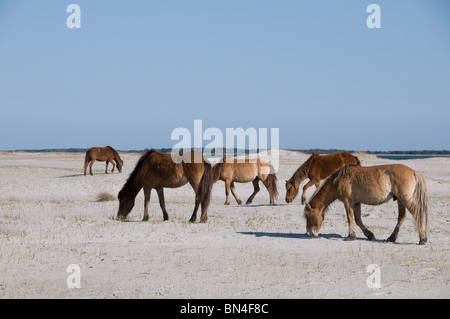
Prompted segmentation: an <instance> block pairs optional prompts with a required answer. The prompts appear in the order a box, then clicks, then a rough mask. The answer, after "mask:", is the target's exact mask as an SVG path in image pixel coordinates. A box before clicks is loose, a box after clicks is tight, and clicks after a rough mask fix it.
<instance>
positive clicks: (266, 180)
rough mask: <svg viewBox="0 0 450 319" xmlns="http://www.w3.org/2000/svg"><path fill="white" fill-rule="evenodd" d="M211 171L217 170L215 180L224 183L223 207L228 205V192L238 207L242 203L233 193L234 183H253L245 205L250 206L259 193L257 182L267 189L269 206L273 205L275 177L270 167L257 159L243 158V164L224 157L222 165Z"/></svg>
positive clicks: (275, 189)
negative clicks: (224, 196)
mask: <svg viewBox="0 0 450 319" xmlns="http://www.w3.org/2000/svg"><path fill="white" fill-rule="evenodd" d="M213 170H218V171H219V173H218V176H217V179H214V183H215V182H217V181H218V180H221V181H224V182H225V195H226V200H225V203H224V204H225V205H230V199H229V196H230V190H231V193H232V194H233V196H234V199H235V200H236V202H237V203H238V205H241V204H242V201H241V200H240V199H239V198H238V196H237V195H236V192H235V187H234V182H236V183H249V182H252V183H253V193H252V195H250V197H249V198H248V199H247V202H246V203H245V204H246V205H248V204H251V203H252V201H253V199H254V198H255V196H256V194H257V193H258V192H259V191H260V188H259V181H261V182H262V183H263V184H264V186H265V187H266V188H267V190H268V192H269V196H270V204H274V203H275V198H276V197H277V196H278V190H277V176H276V174H275V173H273V174H269V173H270V166H269V164H267V163H266V162H264V161H262V160H260V159H259V158H258V159H253V160H250V159H248V158H245V162H244V161H243V162H239V161H238V160H237V159H236V158H231V157H226V158H224V159H223V162H222V163H218V164H216V165H215V166H214V168H213Z"/></svg>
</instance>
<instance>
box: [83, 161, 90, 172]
mask: <svg viewBox="0 0 450 319" xmlns="http://www.w3.org/2000/svg"><path fill="white" fill-rule="evenodd" d="M88 165H89V161H85V162H84V176H86V170H87V167H88Z"/></svg>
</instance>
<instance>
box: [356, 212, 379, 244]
mask: <svg viewBox="0 0 450 319" xmlns="http://www.w3.org/2000/svg"><path fill="white" fill-rule="evenodd" d="M353 211H354V213H355V222H356V225H358V226H359V228H361V230H362V231H363V233H364V235H366V237H367V238H368V239H369V240H374V239H375V236H374V235H373V233H372V232H371V231H370V230H368V229H367V228H366V226H364V224H363V222H362V219H361V204H354V205H353Z"/></svg>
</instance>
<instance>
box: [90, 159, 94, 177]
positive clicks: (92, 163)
mask: <svg viewBox="0 0 450 319" xmlns="http://www.w3.org/2000/svg"><path fill="white" fill-rule="evenodd" d="M94 162H95V159H93V160H91V164H89V174H91V175H94V174H92V165H94Z"/></svg>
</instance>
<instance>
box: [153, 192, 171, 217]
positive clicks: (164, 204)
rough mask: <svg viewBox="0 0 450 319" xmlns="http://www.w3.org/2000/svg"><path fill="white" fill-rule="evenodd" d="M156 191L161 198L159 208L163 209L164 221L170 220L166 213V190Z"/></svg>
mask: <svg viewBox="0 0 450 319" xmlns="http://www.w3.org/2000/svg"><path fill="white" fill-rule="evenodd" d="M156 191H157V192H158V198H159V206H160V207H161V209H162V212H163V217H164V220H168V219H169V214H167V211H166V203H165V201H164V188H162V187H161V188H157V189H156Z"/></svg>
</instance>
